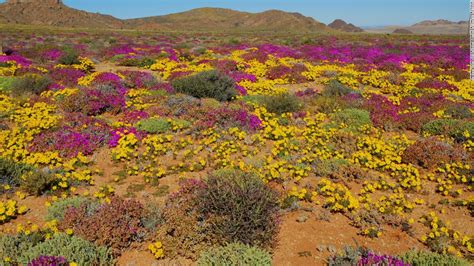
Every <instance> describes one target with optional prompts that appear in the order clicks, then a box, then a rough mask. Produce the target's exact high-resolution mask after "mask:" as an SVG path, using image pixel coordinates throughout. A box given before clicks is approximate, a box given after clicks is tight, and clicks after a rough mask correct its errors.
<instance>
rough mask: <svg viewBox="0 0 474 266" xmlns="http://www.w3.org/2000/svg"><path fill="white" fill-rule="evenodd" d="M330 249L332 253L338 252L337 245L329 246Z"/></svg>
mask: <svg viewBox="0 0 474 266" xmlns="http://www.w3.org/2000/svg"><path fill="white" fill-rule="evenodd" d="M328 251H329V252H330V253H336V252H337V250H336V247H334V246H328Z"/></svg>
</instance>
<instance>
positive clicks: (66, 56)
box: [58, 48, 80, 65]
mask: <svg viewBox="0 0 474 266" xmlns="http://www.w3.org/2000/svg"><path fill="white" fill-rule="evenodd" d="M58 63H59V64H63V65H75V64H80V62H79V55H78V54H77V52H76V51H74V50H73V49H71V48H67V49H65V50H64V51H63V54H62V55H61V57H60V58H59V59H58Z"/></svg>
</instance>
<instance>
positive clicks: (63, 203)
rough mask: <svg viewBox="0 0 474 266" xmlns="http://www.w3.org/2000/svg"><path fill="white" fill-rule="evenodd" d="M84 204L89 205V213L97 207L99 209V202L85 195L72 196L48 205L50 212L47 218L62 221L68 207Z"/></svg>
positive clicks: (77, 206)
mask: <svg viewBox="0 0 474 266" xmlns="http://www.w3.org/2000/svg"><path fill="white" fill-rule="evenodd" d="M83 205H85V206H87V209H88V211H89V213H92V212H93V211H94V210H95V209H97V207H98V206H99V203H97V202H96V201H93V200H91V199H89V198H85V197H72V198H66V199H63V200H58V201H55V202H54V203H53V204H51V206H49V207H48V214H46V220H48V221H51V220H57V221H61V220H62V219H63V218H64V213H65V212H66V211H67V209H69V208H71V207H74V208H79V207H81V206H83Z"/></svg>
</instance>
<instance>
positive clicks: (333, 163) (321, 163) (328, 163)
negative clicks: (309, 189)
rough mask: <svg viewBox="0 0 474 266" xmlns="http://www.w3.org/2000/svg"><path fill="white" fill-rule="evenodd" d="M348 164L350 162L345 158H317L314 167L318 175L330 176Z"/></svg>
mask: <svg viewBox="0 0 474 266" xmlns="http://www.w3.org/2000/svg"><path fill="white" fill-rule="evenodd" d="M346 165H348V162H347V161H346V160H344V159H329V160H316V161H315V162H314V163H313V167H312V168H313V171H314V173H315V174H316V175H317V176H320V177H328V176H329V175H332V174H334V173H336V172H338V171H339V169H340V168H341V167H343V166H346Z"/></svg>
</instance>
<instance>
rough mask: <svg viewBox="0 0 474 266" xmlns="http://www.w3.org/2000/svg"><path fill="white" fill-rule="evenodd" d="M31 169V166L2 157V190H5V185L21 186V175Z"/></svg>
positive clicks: (0, 172) (0, 161) (0, 165)
mask: <svg viewBox="0 0 474 266" xmlns="http://www.w3.org/2000/svg"><path fill="white" fill-rule="evenodd" d="M31 170H32V168H31V167H30V166H27V165H24V164H20V163H16V162H14V161H12V160H9V159H6V158H3V157H0V186H1V189H0V192H3V188H4V187H5V186H10V187H17V186H19V185H20V182H21V176H22V175H23V174H25V173H26V172H28V171H31ZM0 194H1V193H0Z"/></svg>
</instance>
